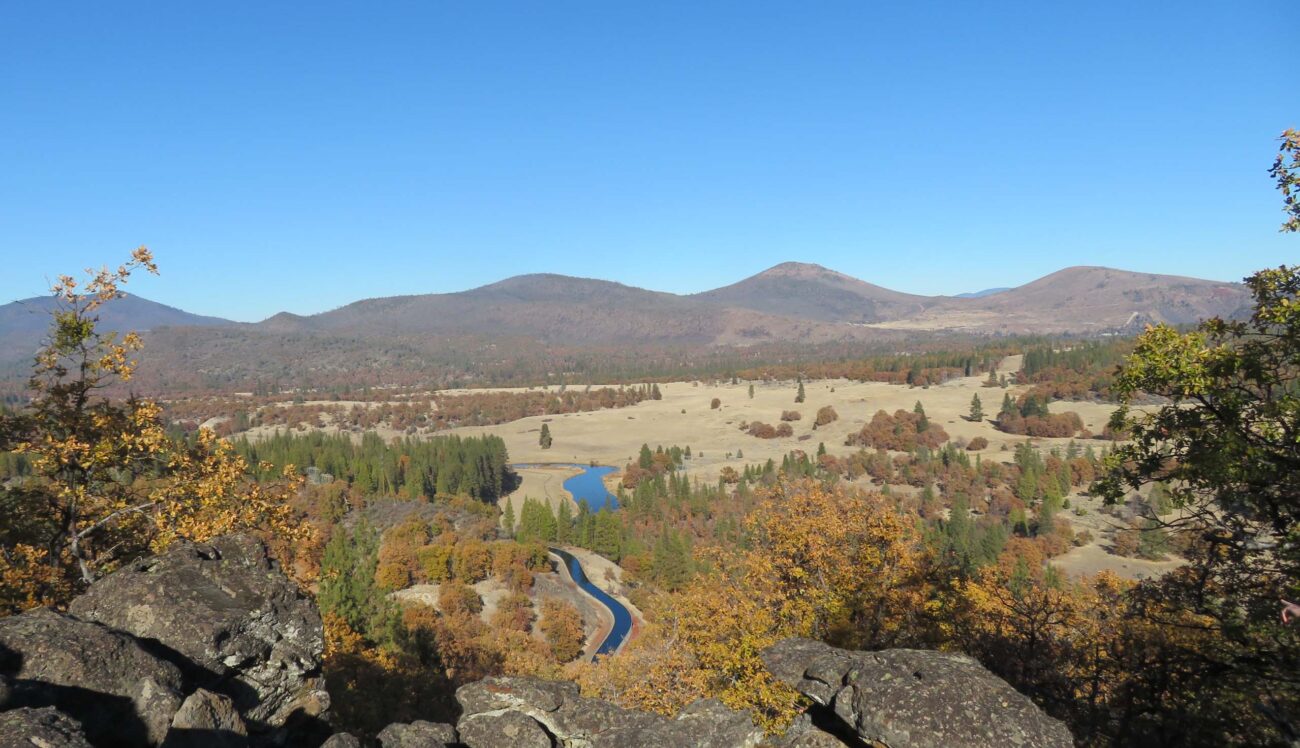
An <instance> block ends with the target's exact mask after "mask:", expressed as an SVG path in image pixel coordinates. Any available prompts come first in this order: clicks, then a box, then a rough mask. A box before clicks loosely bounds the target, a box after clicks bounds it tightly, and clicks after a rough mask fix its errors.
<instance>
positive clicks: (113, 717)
mask: <svg viewBox="0 0 1300 748" xmlns="http://www.w3.org/2000/svg"><path fill="white" fill-rule="evenodd" d="M0 653H4V654H3V655H0V670H3V671H4V673H5V675H6V676H8V677H9V678H11V679H12V683H13V686H12V688H13V695H12V696H11V697H10V704H11V705H15V706H32V707H46V706H53V707H57V708H58V709H59V710H60V711H62V712H64V713H65V714H67V715H69V716H71V717H73V718H75V719H76V720H77V721H78V722H80V723H81V726H82V728H83V729H84V730H85V733H86V737H87V738H88V739H90V741H91V742H93V743H95V744H96V745H108V746H112V745H122V746H136V745H151V746H154V745H160V744H161V743H162V741H163V739H164V738H165V737H166V735H167V730H168V729H169V728H170V727H171V722H172V716H173V715H174V714H175V713H176V711H177V709H179V708H180V705H181V702H182V700H183V696H182V688H183V684H182V679H181V672H180V670H179V669H178V668H177V667H176V666H175V665H173V664H172V663H170V662H167V661H166V660H163V659H161V658H159V657H157V656H156V655H154V654H152V653H150V652H148V651H146V649H145V648H144V647H143V646H141V643H140V642H138V641H136V639H134V638H133V637H131V636H128V635H126V634H124V633H122V632H120V631H113V630H112V629H109V628H107V627H105V626H101V625H99V624H96V623H92V622H90V621H83V620H80V619H78V618H75V617H73V616H69V615H64V614H61V613H56V612H54V611H52V610H45V609H37V610H30V611H27V612H26V613H23V614H22V615H17V616H11V617H9V618H3V619H0Z"/></svg>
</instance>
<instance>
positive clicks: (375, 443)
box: [233, 432, 518, 501]
mask: <svg viewBox="0 0 1300 748" xmlns="http://www.w3.org/2000/svg"><path fill="white" fill-rule="evenodd" d="M233 443H234V445H235V451H236V452H237V453H238V454H239V455H240V456H241V457H243V458H244V459H245V460H247V462H248V464H249V465H252V466H254V469H253V474H254V475H255V476H256V477H258V478H260V479H266V478H268V477H271V476H274V475H278V474H280V473H281V472H282V471H283V470H284V469H285V467H287V466H294V467H296V468H299V469H302V470H311V471H313V474H314V475H316V476H317V479H318V480H325V481H328V480H333V479H338V480H342V481H344V482H346V483H347V484H348V485H349V486H355V487H356V489H357V490H358V491H360V492H361V493H362V494H364V495H367V496H396V497H401V498H407V499H428V498H432V497H434V496H438V495H443V496H454V495H464V496H471V497H473V498H475V499H478V500H479V501H496V500H497V499H498V498H499V497H501V496H503V495H504V494H506V493H509V492H510V491H512V490H514V488H515V486H516V484H517V482H518V478H517V477H516V476H515V474H514V472H513V471H511V470H510V464H509V463H510V456H509V454H508V453H507V452H506V444H505V442H504V441H503V440H502V439H501V437H499V436H475V437H463V438H462V437H459V436H438V437H433V438H431V439H411V438H402V439H394V440H392V441H385V440H384V439H383V438H381V437H380V436H379V435H378V434H375V433H373V432H369V433H366V434H363V435H362V436H361V438H360V440H354V439H353V438H352V437H351V436H350V435H348V434H334V435H330V434H323V433H320V432H313V433H304V434H297V433H284V434H281V433H276V434H274V435H273V436H270V437H268V438H266V439H262V440H259V441H256V442H251V441H249V440H248V439H238V440H236V441H234V442H233Z"/></svg>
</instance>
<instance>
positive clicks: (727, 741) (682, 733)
mask: <svg viewBox="0 0 1300 748" xmlns="http://www.w3.org/2000/svg"><path fill="white" fill-rule="evenodd" d="M456 700H457V701H459V702H460V705H461V709H462V710H463V711H462V714H461V718H460V721H459V722H458V723H457V725H456V727H457V730H458V731H459V732H460V735H461V739H462V741H463V742H464V743H465V744H466V745H469V746H471V748H478V746H489V745H511V744H512V743H510V742H495V743H494V742H486V741H489V740H491V739H493V738H495V739H497V740H503V739H504V737H503V736H506V735H512V734H513V735H517V736H520V737H519V740H520V741H521V742H520V743H519V744H520V745H533V744H536V745H540V746H566V747H572V748H578V747H582V748H651V747H652V746H667V745H671V746H680V748H744V747H746V746H757V745H759V743H760V742H761V741H762V739H763V732H762V730H760V729H758V728H756V727H755V726H754V724H753V721H752V720H751V719H750V718H749V715H747V714H743V713H740V712H734V711H732V710H730V709H727V708H726V707H724V706H722V705H721V704H719V703H718V702H716V701H712V700H706V701H699V702H696V703H695V704H692V705H691V706H690V707H688V708H687V709H686V710H685V711H684V712H683V713H682V714H681V715H679V716H678V717H677V718H676V719H667V718H664V717H660V716H658V715H655V714H648V713H645V712H637V711H633V710H630V709H623V708H622V707H618V706H615V705H613V704H610V703H608V702H605V701H600V700H598V699H588V698H583V697H582V696H580V695H579V694H578V687H577V685H575V684H573V683H566V682H559V681H544V680H538V679H536V678H485V679H484V680H481V681H478V682H477V683H471V684H469V685H466V686H462V687H461V688H460V689H459V690H458V691H457V692H456ZM519 716H523V717H527V718H528V719H529V720H531V722H532V723H533V724H534V725H536V727H537V730H534V729H532V726H530V725H528V724H526V723H525V722H523V721H521V720H520V719H519ZM507 730H509V731H511V732H507ZM539 731H540V733H539ZM539 734H541V735H545V736H547V739H548V740H549V741H550V742H547V743H542V742H539V741H540V738H539V737H538V736H539ZM471 739H473V740H475V741H480V740H481V741H485V742H474V743H471V742H470V741H471ZM525 740H526V741H529V742H523V741H525Z"/></svg>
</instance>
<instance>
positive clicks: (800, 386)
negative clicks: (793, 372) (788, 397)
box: [794, 379, 804, 403]
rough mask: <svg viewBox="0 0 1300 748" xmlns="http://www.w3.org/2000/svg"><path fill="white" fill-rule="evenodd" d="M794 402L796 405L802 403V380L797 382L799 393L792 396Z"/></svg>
mask: <svg viewBox="0 0 1300 748" xmlns="http://www.w3.org/2000/svg"><path fill="white" fill-rule="evenodd" d="M794 401H795V402H796V403H801V402H803V401H804V392H803V380H802V379H800V380H799V392H798V393H797V394H796V395H795V396H794Z"/></svg>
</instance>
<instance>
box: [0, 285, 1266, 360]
mask: <svg viewBox="0 0 1300 748" xmlns="http://www.w3.org/2000/svg"><path fill="white" fill-rule="evenodd" d="M1249 302H1250V297H1249V293H1248V292H1247V290H1246V288H1245V287H1244V286H1242V285H1241V284H1237V283H1224V282H1219V281H1208V280H1199V279H1195V278H1184V277H1180V276H1172V275H1153V274H1148V273H1133V272H1128V271H1123V270H1114V269H1110V268H1099V267H1072V268H1066V269H1064V270H1060V271H1057V272H1055V273H1052V274H1050V275H1047V276H1044V277H1043V278H1040V279H1038V280H1035V281H1033V282H1031V283H1027V284H1025V285H1023V286H1019V287H1016V288H1011V289H1007V290H1001V291H998V292H996V293H987V294H981V295H972V296H964V297H949V296H919V295H915V294H907V293H902V292H898V291H893V290H890V289H888V288H883V287H881V286H877V285H873V284H870V283H867V282H865V281H862V280H858V279H856V278H853V277H851V276H848V275H844V274H843V273H838V272H835V271H834V270H830V269H827V268H824V267H821V266H820V265H811V264H805V263H783V264H780V265H777V266H775V267H773V268H770V269H768V270H765V271H763V272H761V273H758V274H757V275H754V276H752V277H749V278H746V279H744V280H741V281H739V282H737V283H734V284H731V285H729V286H725V287H722V288H718V289H714V290H712V291H706V292H703V293H698V294H692V295H677V294H671V293H663V292H659V291H650V290H646V289H642V288H636V287H633V286H628V285H624V284H621V283H614V282H611V281H605V280H596V279H590V278H574V277H569V276H563V275H554V274H534V275H521V276H515V277H512V278H507V279H505V280H502V281H498V282H496V283H492V284H489V285H486V286H482V287H479V288H474V289H470V290H467V291H460V292H456V293H445V294H423V295H413V296H394V297H387V298H374V299H365V300H362V301H357V302H354V303H352V304H348V305H346V306H343V307H340V308H338V309H334V310H331V311H328V312H324V313H321V314H314V315H296V314H290V313H287V312H282V313H280V314H277V315H275V316H273V317H270V318H268V319H266V320H263V321H262V322H259V323H256V324H241V323H235V322H230V321H228V320H223V319H217V318H213V317H202V316H199V315H194V314H190V313H188V312H184V311H182V310H179V309H175V308H172V307H168V306H165V305H162V304H157V303H155V302H151V301H148V300H147V299H142V298H140V297H137V296H127V297H125V298H123V299H120V300H118V301H115V302H113V303H111V304H108V305H107V306H106V307H105V309H104V312H103V320H104V323H105V327H106V328H108V329H115V330H127V329H131V330H139V331H147V332H148V334H147V341H148V343H149V347H148V348H147V349H146V351H145V353H144V356H145V359H146V360H150V361H154V362H156V363H157V364H158V365H159V366H160V367H162V368H163V369H165V370H166V377H165V378H171V379H177V380H178V381H179V380H180V379H182V378H183V379H184V380H185V381H187V382H198V381H213V382H221V383H231V382H235V381H239V382H247V381H252V380H255V379H266V378H274V379H277V380H285V379H292V378H294V377H295V374H296V373H297V372H303V371H314V372H317V373H318V374H319V378H320V379H322V380H323V379H328V378H329V377H331V376H335V375H337V374H340V373H347V372H352V373H355V372H360V371H369V372H371V373H372V374H373V377H374V378H375V379H376V380H382V381H396V380H401V381H408V380H411V379H413V378H416V373H418V372H421V371H423V370H425V369H429V368H431V367H432V368H442V367H450V368H452V369H457V368H458V369H460V370H463V371H465V372H469V371H472V370H473V368H474V366H475V365H476V364H477V363H478V362H479V361H480V360H481V359H482V358H483V357H485V356H488V357H494V358H497V359H500V361H501V362H502V363H501V364H500V365H502V366H508V365H509V364H508V361H509V360H511V356H516V355H521V354H522V352H523V351H528V352H529V355H530V356H532V357H533V358H536V357H537V356H539V355H541V353H542V352H545V351H547V350H557V351H558V350H564V351H565V354H564V355H562V356H558V357H557V360H556V361H555V366H556V368H558V369H559V370H564V368H563V367H565V366H571V365H573V362H574V360H575V357H576V358H581V357H582V356H581V355H578V354H575V353H573V351H581V350H583V349H589V350H593V351H594V350H595V349H597V348H600V349H603V350H605V351H610V350H614V349H620V350H622V351H629V350H630V351H633V352H635V351H637V350H650V349H651V348H653V349H655V350H658V351H667V350H678V351H685V350H687V349H690V350H696V351H698V350H700V349H701V348H710V347H718V346H721V347H732V348H736V347H747V346H755V345H786V346H790V345H794V346H800V345H805V344H827V343H839V342H845V343H854V344H868V343H873V342H884V341H890V340H901V339H903V338H904V337H910V338H916V337H917V336H926V335H934V334H954V333H956V334H972V335H1007V334H1066V333H1077V334H1094V335H1095V334H1105V333H1116V332H1119V333H1124V332H1136V331H1138V330H1140V329H1141V327H1142V326H1143V325H1144V324H1147V323H1151V322H1169V323H1173V324H1189V323H1193V322H1196V321H1197V320H1200V319H1203V318H1206V317H1210V316H1216V315H1218V316H1228V317H1232V316H1241V315H1242V314H1244V313H1246V312H1247V310H1248V306H1249ZM52 304H53V300H52V299H49V298H36V299H27V300H24V301H20V302H14V303H12V304H6V305H3V306H0V378H7V379H11V380H12V379H13V378H15V377H16V376H19V375H20V374H22V373H25V371H26V367H27V365H28V363H29V362H30V360H31V355H32V353H33V352H34V351H35V350H36V348H37V347H38V346H39V344H40V341H41V338H42V336H43V335H44V334H45V332H46V329H47V325H48V321H49V316H48V313H49V311H50V309H51V306H52ZM498 346H500V347H498ZM586 355H587V358H588V359H589V358H590V357H591V355H594V354H586ZM601 355H605V354H601ZM677 355H684V354H680V353H679V354H677ZM664 356H665V358H666V359H670V358H671V355H669V354H664Z"/></svg>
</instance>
